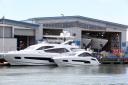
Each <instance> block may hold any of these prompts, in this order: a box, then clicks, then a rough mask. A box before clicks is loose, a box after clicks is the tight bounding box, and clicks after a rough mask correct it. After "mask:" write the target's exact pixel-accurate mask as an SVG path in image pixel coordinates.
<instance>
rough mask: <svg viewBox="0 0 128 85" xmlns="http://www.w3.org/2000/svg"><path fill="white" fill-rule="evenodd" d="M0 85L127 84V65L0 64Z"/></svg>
mask: <svg viewBox="0 0 128 85" xmlns="http://www.w3.org/2000/svg"><path fill="white" fill-rule="evenodd" d="M0 85H128V65H111V64H110V65H100V66H81V67H56V66H0Z"/></svg>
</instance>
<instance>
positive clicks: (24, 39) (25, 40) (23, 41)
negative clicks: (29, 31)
mask: <svg viewBox="0 0 128 85" xmlns="http://www.w3.org/2000/svg"><path fill="white" fill-rule="evenodd" d="M14 37H15V38H17V50H21V49H24V48H26V47H28V46H30V45H33V44H35V37H34V36H21V35H15V36H14Z"/></svg>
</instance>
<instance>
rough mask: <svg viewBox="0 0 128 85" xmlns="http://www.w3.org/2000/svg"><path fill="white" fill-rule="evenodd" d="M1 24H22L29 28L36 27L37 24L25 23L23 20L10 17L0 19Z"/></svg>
mask: <svg viewBox="0 0 128 85" xmlns="http://www.w3.org/2000/svg"><path fill="white" fill-rule="evenodd" d="M0 23H1V24H3V23H4V24H7V25H14V26H22V27H30V28H38V27H39V25H38V24H33V23H27V22H23V21H16V20H10V19H0Z"/></svg>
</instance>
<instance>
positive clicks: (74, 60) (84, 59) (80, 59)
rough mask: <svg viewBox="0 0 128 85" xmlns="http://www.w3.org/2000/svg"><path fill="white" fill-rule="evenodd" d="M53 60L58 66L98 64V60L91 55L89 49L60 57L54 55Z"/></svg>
mask: <svg viewBox="0 0 128 85" xmlns="http://www.w3.org/2000/svg"><path fill="white" fill-rule="evenodd" d="M53 60H54V62H55V63H56V64H57V65H58V66H84V65H99V64H100V63H99V61H98V60H97V59H96V58H95V57H92V55H91V53H90V52H89V51H78V52H74V53H71V54H69V55H66V56H65V55H64V56H61V57H54V58H53Z"/></svg>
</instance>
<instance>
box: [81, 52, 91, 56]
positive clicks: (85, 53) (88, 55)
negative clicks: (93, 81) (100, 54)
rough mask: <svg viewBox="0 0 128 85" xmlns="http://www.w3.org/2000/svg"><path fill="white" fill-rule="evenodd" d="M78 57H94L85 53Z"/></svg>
mask: <svg viewBox="0 0 128 85" xmlns="http://www.w3.org/2000/svg"><path fill="white" fill-rule="evenodd" d="M78 56H80V57H86V56H92V55H91V54H89V53H86V52H84V53H82V54H80V55H78Z"/></svg>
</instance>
